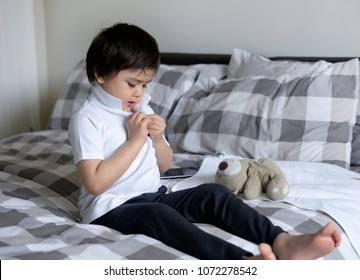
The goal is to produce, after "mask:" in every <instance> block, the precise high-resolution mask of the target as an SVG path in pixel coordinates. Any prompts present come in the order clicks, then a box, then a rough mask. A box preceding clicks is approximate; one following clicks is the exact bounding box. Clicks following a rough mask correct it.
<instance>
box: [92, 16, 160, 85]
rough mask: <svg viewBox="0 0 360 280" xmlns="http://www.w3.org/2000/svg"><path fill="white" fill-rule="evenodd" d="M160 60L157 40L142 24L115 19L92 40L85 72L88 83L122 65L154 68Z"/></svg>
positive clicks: (111, 72) (130, 67) (133, 67)
mask: <svg viewBox="0 0 360 280" xmlns="http://www.w3.org/2000/svg"><path fill="white" fill-rule="evenodd" d="M159 64H160V53H159V47H158V44H157V42H156V40H155V39H154V38H153V37H152V36H151V35H150V34H149V33H147V32H146V31H144V30H142V29H141V28H139V27H137V26H135V25H131V24H127V23H116V24H114V25H113V26H111V27H109V28H105V29H103V30H102V31H101V32H100V33H99V34H98V35H97V36H96V37H95V38H94V40H93V41H92V43H91V45H90V47H89V50H88V52H87V55H86V73H87V76H88V79H89V81H90V82H91V83H94V82H95V81H96V79H95V73H96V75H98V76H101V77H106V76H110V75H114V74H117V73H118V72H120V71H121V70H125V69H147V68H149V69H154V70H157V69H158V67H159Z"/></svg>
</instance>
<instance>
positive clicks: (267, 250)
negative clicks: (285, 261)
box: [244, 243, 276, 260]
mask: <svg viewBox="0 0 360 280" xmlns="http://www.w3.org/2000/svg"><path fill="white" fill-rule="evenodd" d="M259 251H260V254H259V255H256V256H251V257H244V259H245V260H276V256H275V254H274V253H273V251H272V248H271V246H270V245H269V244H266V243H261V244H260V245H259Z"/></svg>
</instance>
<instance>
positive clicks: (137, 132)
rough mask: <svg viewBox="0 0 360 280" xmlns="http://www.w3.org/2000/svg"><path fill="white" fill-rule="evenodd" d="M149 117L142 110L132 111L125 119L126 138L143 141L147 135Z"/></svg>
mask: <svg viewBox="0 0 360 280" xmlns="http://www.w3.org/2000/svg"><path fill="white" fill-rule="evenodd" d="M149 122H150V119H149V118H148V116H147V115H145V114H144V113H142V112H139V111H134V112H133V113H132V115H131V116H130V117H129V118H128V119H127V121H126V130H127V133H128V140H129V141H132V140H141V141H142V143H145V142H146V140H147V137H148V125H149Z"/></svg>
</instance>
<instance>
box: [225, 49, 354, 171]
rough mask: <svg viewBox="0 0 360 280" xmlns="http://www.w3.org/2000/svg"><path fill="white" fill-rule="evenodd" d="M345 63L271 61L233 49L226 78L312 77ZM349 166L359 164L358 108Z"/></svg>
mask: <svg viewBox="0 0 360 280" xmlns="http://www.w3.org/2000/svg"><path fill="white" fill-rule="evenodd" d="M344 63H345V62H338V63H330V62H326V61H318V62H299V61H292V60H277V61H272V60H270V59H268V58H266V57H263V56H261V55H257V54H253V53H250V52H247V51H245V50H242V49H234V50H233V52H232V56H231V59H230V62H229V68H228V77H229V78H244V77H250V76H268V77H277V76H279V75H284V74H288V75H290V76H292V77H296V76H301V75H314V74H315V73H321V72H322V71H324V70H326V69H331V68H333V67H334V66H335V65H337V66H340V65H344ZM350 162H351V164H353V165H359V164H360V106H359V108H358V112H357V118H356V122H355V126H354V131H353V137H352V152H351V160H350Z"/></svg>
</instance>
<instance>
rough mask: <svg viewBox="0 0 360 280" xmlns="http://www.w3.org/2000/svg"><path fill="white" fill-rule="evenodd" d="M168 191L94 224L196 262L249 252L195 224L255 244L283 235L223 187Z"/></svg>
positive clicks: (124, 206) (148, 196)
mask: <svg viewBox="0 0 360 280" xmlns="http://www.w3.org/2000/svg"><path fill="white" fill-rule="evenodd" d="M166 191H167V189H166V187H165V186H162V187H161V188H159V190H158V192H156V193H145V194H142V195H140V196H137V197H134V198H132V199H130V200H128V201H127V202H125V203H124V204H122V205H120V206H118V207H116V208H115V209H113V210H111V211H109V212H108V213H106V214H105V215H103V216H101V217H100V218H98V219H96V220H95V221H93V222H92V223H93V224H99V225H104V226H107V227H110V228H112V229H115V230H118V231H120V232H121V233H123V234H144V235H147V236H149V237H152V238H155V239H157V240H159V241H161V242H163V243H165V244H166V245H168V246H170V247H173V248H175V249H177V250H179V251H182V252H184V253H187V254H189V255H191V256H193V257H196V258H198V259H218V260H220V259H240V258H241V257H242V256H245V255H251V254H249V252H247V251H245V250H243V249H242V248H239V247H237V246H235V245H233V244H231V243H229V242H227V241H224V240H223V239H220V238H218V237H216V236H214V235H212V234H209V233H206V232H204V231H203V230H201V229H199V228H198V227H197V226H196V225H194V224H193V223H207V224H212V225H215V226H217V227H219V228H221V229H223V230H225V231H227V232H229V233H231V234H234V235H236V236H239V237H241V238H243V239H246V240H248V241H251V242H253V243H256V244H259V243H261V242H265V243H268V244H270V245H272V244H273V242H274V240H275V238H276V237H277V236H278V234H280V233H282V232H284V231H283V230H282V229H281V228H280V227H277V226H274V225H273V224H272V223H271V222H270V220H269V219H268V218H267V217H265V216H263V215H261V214H259V213H258V212H257V211H256V210H254V209H253V208H251V207H250V206H248V205H246V204H245V203H244V202H243V201H242V200H241V199H239V198H238V197H236V196H235V195H234V194H233V193H231V192H230V191H229V190H228V189H227V188H225V187H224V186H222V185H218V184H203V185H200V186H198V187H195V188H191V189H186V190H181V191H177V192H172V193H168V194H166Z"/></svg>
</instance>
